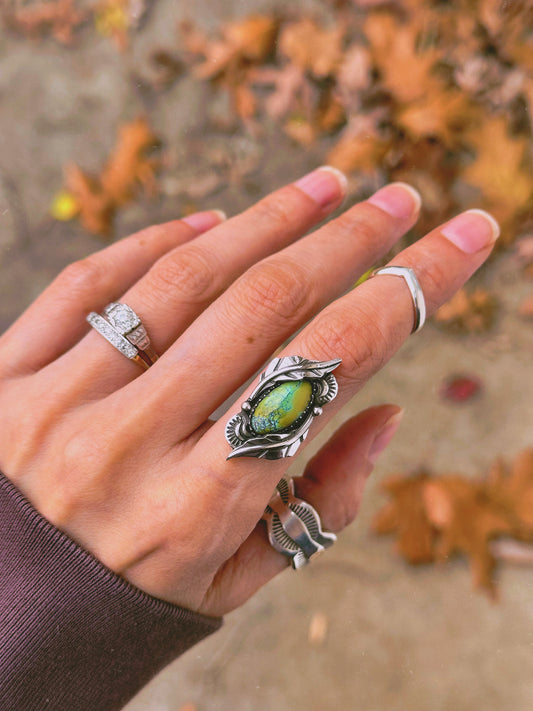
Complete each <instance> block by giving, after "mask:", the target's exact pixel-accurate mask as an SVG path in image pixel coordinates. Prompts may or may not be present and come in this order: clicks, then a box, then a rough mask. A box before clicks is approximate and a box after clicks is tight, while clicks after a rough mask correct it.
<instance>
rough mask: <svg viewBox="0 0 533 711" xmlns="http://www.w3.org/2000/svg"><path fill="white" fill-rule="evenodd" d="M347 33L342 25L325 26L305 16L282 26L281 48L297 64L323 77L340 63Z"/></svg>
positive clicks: (331, 73)
mask: <svg viewBox="0 0 533 711" xmlns="http://www.w3.org/2000/svg"><path fill="white" fill-rule="evenodd" d="M344 35H345V29H344V28H343V27H341V26H336V27H331V28H323V27H321V26H320V25H319V24H318V23H317V22H315V21H314V20H312V19H310V18H308V17H304V18H303V19H302V20H299V21H298V22H293V23H290V24H288V25H286V26H285V27H284V28H283V29H282V30H281V32H280V37H279V52H280V54H281V55H283V56H284V57H286V58H287V59H288V60H289V61H290V62H291V63H292V64H294V65H295V66H297V67H300V69H302V70H304V71H308V72H310V73H311V74H312V75H313V76H314V77H317V78H318V79H323V78H325V77H328V76H331V75H333V74H335V73H336V72H337V70H338V68H339V66H340V64H341V61H342V59H343V52H342V45H343V41H344Z"/></svg>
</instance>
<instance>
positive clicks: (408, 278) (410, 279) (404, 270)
mask: <svg viewBox="0 0 533 711" xmlns="http://www.w3.org/2000/svg"><path fill="white" fill-rule="evenodd" d="M378 274H379V275H384V274H388V275H389V276H397V277H401V278H402V279H403V280H404V281H405V283H406V284H407V288H408V289H409V292H410V293H411V298H412V299H413V306H414V309H415V319H414V324H413V330H412V332H411V333H416V332H417V331H420V329H421V328H422V326H423V325H424V323H425V321H426V301H425V299H424V292H423V291H422V288H421V286H420V284H419V282H418V279H417V278H416V274H415V273H414V271H413V270H412V269H411V268H410V267H382V268H381V269H376V270H375V271H374V272H373V273H372V276H373V277H375V276H378Z"/></svg>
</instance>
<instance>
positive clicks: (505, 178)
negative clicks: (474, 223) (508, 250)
mask: <svg viewBox="0 0 533 711" xmlns="http://www.w3.org/2000/svg"><path fill="white" fill-rule="evenodd" d="M468 141H469V143H470V144H471V145H472V146H473V147H474V148H475V149H476V151H477V157H476V159H475V160H474V161H473V162H472V163H471V164H470V165H468V166H467V167H466V168H465V170H464V172H463V176H462V177H463V179H464V180H466V181H467V182H468V183H471V184H472V185H475V186H476V187H478V188H479V189H480V190H481V191H482V193H483V198H484V204H485V206H486V207H487V209H489V210H490V211H491V212H492V213H493V214H494V215H495V217H496V218H497V219H499V220H500V221H501V222H503V223H507V222H510V221H512V220H513V219H514V218H515V217H516V215H517V213H520V212H523V211H526V210H528V209H531V208H532V207H533V165H532V163H531V155H530V148H531V143H530V138H529V137H526V136H511V135H510V133H509V128H508V125H507V121H506V119H505V118H504V117H501V116H498V117H493V118H489V119H487V120H486V121H484V122H483V124H482V125H481V126H480V127H478V128H477V129H476V131H474V132H471V133H469V134H468ZM514 237H515V235H514V233H513V232H512V231H511V230H509V232H508V233H507V234H506V231H505V230H504V231H503V233H502V238H503V240H504V242H506V243H508V242H510V241H512V239H514Z"/></svg>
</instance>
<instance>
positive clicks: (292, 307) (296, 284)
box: [240, 260, 309, 324]
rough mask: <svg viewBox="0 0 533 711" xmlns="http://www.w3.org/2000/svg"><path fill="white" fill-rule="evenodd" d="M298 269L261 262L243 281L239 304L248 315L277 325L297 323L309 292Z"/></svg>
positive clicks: (280, 262)
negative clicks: (253, 315) (273, 320)
mask: <svg viewBox="0 0 533 711" xmlns="http://www.w3.org/2000/svg"><path fill="white" fill-rule="evenodd" d="M306 281H307V280H306V275H305V273H304V270H303V268H302V267H301V266H299V265H297V264H293V263H289V262H286V261H283V262H282V261H281V260H279V261H274V260H270V261H268V262H263V263H262V264H259V265H256V266H254V267H252V268H251V269H249V270H248V272H247V273H246V274H245V276H244V277H243V279H242V283H241V288H240V291H241V294H240V297H241V299H240V301H241V303H243V304H244V305H245V308H246V310H247V311H248V312H249V313H253V314H255V315H256V316H257V317H259V318H261V319H263V318H266V319H269V320H272V319H275V321H276V322H279V321H281V322H288V323H290V324H294V323H297V322H298V321H299V319H300V317H301V315H302V314H303V313H305V312H306V311H307V308H308V303H309V289H308V287H307V285H306Z"/></svg>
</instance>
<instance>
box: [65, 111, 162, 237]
mask: <svg viewBox="0 0 533 711" xmlns="http://www.w3.org/2000/svg"><path fill="white" fill-rule="evenodd" d="M157 144H158V141H157V138H156V136H155V135H154V134H153V132H152V130H151V129H150V127H149V126H148V124H147V123H146V121H145V119H142V118H139V119H136V120H135V121H132V122H131V123H127V124H124V125H123V126H121V127H120V129H119V135H118V140H117V144H116V146H115V149H114V150H113V152H112V153H111V155H110V157H109V159H108V160H107V162H106V164H105V166H104V167H103V169H102V171H101V173H100V174H99V175H89V174H88V173H85V172H84V171H83V170H82V169H81V168H79V167H78V166H76V165H73V164H72V165H68V166H67V167H66V168H65V191H66V193H67V194H68V195H69V196H71V200H72V204H71V209H72V210H74V205H75V206H76V210H77V213H78V215H79V219H80V222H81V223H82V225H83V226H84V227H85V228H86V229H87V230H88V231H89V232H93V233H94V234H99V235H109V234H110V233H111V227H112V220H113V217H114V215H115V212H116V210H117V208H119V207H120V206H121V205H124V204H125V203H127V202H129V201H130V200H132V199H133V198H134V197H135V195H136V193H137V191H138V188H139V187H140V186H142V187H144V189H145V191H147V192H148V193H150V192H151V193H153V192H154V191H155V186H156V184H155V170H156V167H157V163H156V161H154V160H153V159H152V158H150V157H148V156H147V155H146V154H147V152H148V151H150V150H151V149H153V148H154V146H156V145H157Z"/></svg>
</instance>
